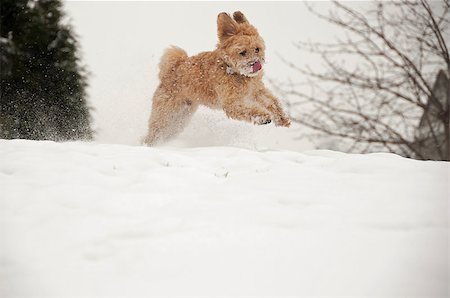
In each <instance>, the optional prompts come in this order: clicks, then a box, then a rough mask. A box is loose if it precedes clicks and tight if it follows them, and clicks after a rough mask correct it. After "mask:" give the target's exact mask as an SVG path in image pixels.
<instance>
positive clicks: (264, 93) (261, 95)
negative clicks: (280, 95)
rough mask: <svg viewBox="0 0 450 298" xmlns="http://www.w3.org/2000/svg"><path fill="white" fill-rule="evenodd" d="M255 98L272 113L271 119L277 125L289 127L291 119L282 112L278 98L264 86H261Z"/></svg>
mask: <svg viewBox="0 0 450 298" xmlns="http://www.w3.org/2000/svg"><path fill="white" fill-rule="evenodd" d="M256 100H257V101H258V102H259V103H260V104H262V105H263V106H264V107H265V108H266V109H267V110H268V111H269V112H270V113H272V114H273V121H274V123H275V125H277V126H285V127H289V126H290V125H291V121H290V120H289V118H288V117H287V116H286V114H285V113H284V112H283V108H282V107H281V105H280V102H279V100H278V99H277V98H276V97H275V96H274V95H273V94H272V92H270V91H269V90H268V89H266V88H262V89H261V90H260V92H258V93H257V94H256Z"/></svg>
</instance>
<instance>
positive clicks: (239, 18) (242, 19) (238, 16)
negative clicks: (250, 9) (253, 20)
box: [233, 11, 248, 24]
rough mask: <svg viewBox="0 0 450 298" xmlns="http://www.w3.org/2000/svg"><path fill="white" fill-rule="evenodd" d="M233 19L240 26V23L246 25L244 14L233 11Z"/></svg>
mask: <svg viewBox="0 0 450 298" xmlns="http://www.w3.org/2000/svg"><path fill="white" fill-rule="evenodd" d="M233 19H234V20H235V21H236V22H237V23H239V24H242V23H248V20H247V18H246V17H245V16H244V14H243V13H242V12H240V11H235V12H234V13H233Z"/></svg>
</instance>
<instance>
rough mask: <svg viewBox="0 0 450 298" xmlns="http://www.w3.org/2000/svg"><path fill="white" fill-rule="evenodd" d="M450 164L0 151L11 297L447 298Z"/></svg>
mask: <svg viewBox="0 0 450 298" xmlns="http://www.w3.org/2000/svg"><path fill="white" fill-rule="evenodd" d="M448 179H449V164H448V163H444V162H424V161H415V160H409V159H404V158H401V157H398V156H396V155H392V154H369V155H350V154H343V153H338V152H332V151H309V152H304V153H297V152H291V151H270V150H266V151H251V150H246V149H239V148H233V147H209V148H206V147H205V148H197V149H193V148H191V149H180V148H178V149H175V148H146V147H131V146H123V145H99V144H86V143H53V142H35V141H23V140H15V141H5V140H0V204H1V205H0V296H1V297H16V296H20V297H32V296H40V297H44V296H45V297H47V296H52V297H69V296H70V297H74V296H77V297H78V296H85V295H86V296H88V295H89V296H91V297H92V296H114V297H119V296H120V297H122V296H123V297H132V296H138V295H139V296H146V297H148V296H158V297H160V296H171V297H173V296H190V297H217V296H246V297H247V296H256V297H262V296H266V297H267V296H271V297H272V296H275V297H283V296H295V297H298V296H306V295H309V296H316V295H317V296H318V295H322V296H325V295H329V296H339V295H341V296H350V295H358V296H365V297H367V296H382V297H387V296H390V297H411V296H422V297H447V296H448V195H449V189H448V182H449V181H448Z"/></svg>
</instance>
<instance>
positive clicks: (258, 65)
mask: <svg viewBox="0 0 450 298" xmlns="http://www.w3.org/2000/svg"><path fill="white" fill-rule="evenodd" d="M261 68H262V65H261V62H259V61H256V62H255V63H253V65H252V73H257V72H258V71H260V70H261Z"/></svg>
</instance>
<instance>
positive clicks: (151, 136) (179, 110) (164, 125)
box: [144, 88, 198, 146]
mask: <svg viewBox="0 0 450 298" xmlns="http://www.w3.org/2000/svg"><path fill="white" fill-rule="evenodd" d="M197 107H198V104H196V103H194V102H192V101H190V100H187V99H181V98H177V97H174V96H172V95H171V94H170V93H169V92H166V91H165V90H163V89H162V88H158V90H157V91H156V92H155V95H154V97H153V104H152V112H151V115H150V119H149V122H148V134H147V136H146V137H145V139H144V144H146V145H148V146H154V145H156V144H158V143H162V142H164V141H167V140H169V139H171V138H173V137H175V136H176V135H178V134H179V133H180V132H182V131H183V129H184V128H185V127H186V125H187V124H188V123H189V120H190V119H191V117H192V115H193V114H194V112H195V111H196V110H197Z"/></svg>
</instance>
